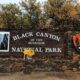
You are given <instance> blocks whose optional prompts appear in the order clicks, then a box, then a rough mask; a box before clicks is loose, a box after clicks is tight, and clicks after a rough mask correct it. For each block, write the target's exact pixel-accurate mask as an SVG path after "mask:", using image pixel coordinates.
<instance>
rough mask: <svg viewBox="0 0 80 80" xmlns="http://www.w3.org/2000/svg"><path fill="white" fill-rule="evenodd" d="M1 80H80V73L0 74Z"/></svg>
mask: <svg viewBox="0 0 80 80" xmlns="http://www.w3.org/2000/svg"><path fill="white" fill-rule="evenodd" d="M0 80H80V73H77V72H65V73H62V72H60V73H58V72H54V73H48V72H33V73H32V74H30V75H29V74H23V73H22V72H21V73H14V74H0Z"/></svg>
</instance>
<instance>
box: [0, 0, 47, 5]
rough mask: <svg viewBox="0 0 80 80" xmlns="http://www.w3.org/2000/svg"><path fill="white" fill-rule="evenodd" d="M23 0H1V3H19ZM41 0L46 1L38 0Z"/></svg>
mask: <svg viewBox="0 0 80 80" xmlns="http://www.w3.org/2000/svg"><path fill="white" fill-rule="evenodd" d="M20 1H21V0H0V4H6V3H17V4H18V3H19V2H20ZM38 1H40V2H44V1H46V0H38Z"/></svg>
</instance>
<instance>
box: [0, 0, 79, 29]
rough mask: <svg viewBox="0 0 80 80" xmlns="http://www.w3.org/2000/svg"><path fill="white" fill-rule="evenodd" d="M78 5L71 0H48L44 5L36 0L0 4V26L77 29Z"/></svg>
mask: <svg viewBox="0 0 80 80" xmlns="http://www.w3.org/2000/svg"><path fill="white" fill-rule="evenodd" d="M79 14H80V5H78V4H77V5H76V6H75V5H73V4H72V0H71V1H66V0H48V1H46V2H45V3H44V5H42V4H40V3H39V2H37V0H24V1H22V2H20V5H17V4H0V28H9V29H15V28H16V29H17V28H18V29H26V28H29V29H43V28H51V29H58V30H65V29H66V30H75V29H76V30H79V29H80V28H79V27H80V26H79V25H80V20H79V19H80V15H79Z"/></svg>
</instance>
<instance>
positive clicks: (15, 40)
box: [10, 30, 64, 54]
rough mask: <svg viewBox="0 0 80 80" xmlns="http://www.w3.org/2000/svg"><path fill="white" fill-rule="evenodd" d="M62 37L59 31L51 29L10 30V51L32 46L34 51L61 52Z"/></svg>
mask: <svg viewBox="0 0 80 80" xmlns="http://www.w3.org/2000/svg"><path fill="white" fill-rule="evenodd" d="M63 44H64V37H63V33H61V32H53V31H51V30H50V31H44V30H39V31H31V30H17V31H15V30H14V31H11V48H10V52H11V53H22V52H23V51H24V50H26V49H28V48H32V49H33V50H34V51H35V52H36V53H40V54H45V53H48V54H49V53H52V54H59V53H60V54H61V53H63V50H64V49H63V48H64V47H63Z"/></svg>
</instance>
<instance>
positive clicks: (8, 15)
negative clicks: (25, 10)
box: [0, 4, 20, 29]
mask: <svg viewBox="0 0 80 80" xmlns="http://www.w3.org/2000/svg"><path fill="white" fill-rule="evenodd" d="M0 8H1V10H0V25H1V28H9V29H11V28H18V27H19V24H20V23H19V21H20V19H19V16H18V15H19V13H20V9H19V7H18V6H17V5H16V4H5V5H4V4H2V5H0Z"/></svg>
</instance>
